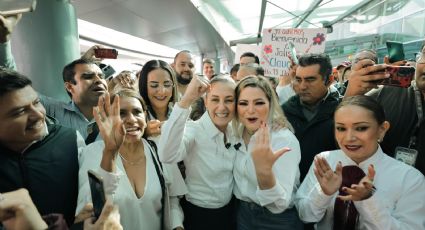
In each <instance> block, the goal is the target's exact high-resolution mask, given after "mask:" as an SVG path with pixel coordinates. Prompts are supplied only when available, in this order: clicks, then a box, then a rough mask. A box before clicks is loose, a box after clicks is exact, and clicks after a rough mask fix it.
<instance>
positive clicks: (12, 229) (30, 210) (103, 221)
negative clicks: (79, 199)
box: [0, 189, 123, 230]
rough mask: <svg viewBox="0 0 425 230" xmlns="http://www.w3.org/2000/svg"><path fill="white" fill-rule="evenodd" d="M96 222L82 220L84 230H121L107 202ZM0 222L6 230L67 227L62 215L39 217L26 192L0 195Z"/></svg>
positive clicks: (116, 217)
mask: <svg viewBox="0 0 425 230" xmlns="http://www.w3.org/2000/svg"><path fill="white" fill-rule="evenodd" d="M101 211H102V213H101V215H100V217H99V219H98V220H96V221H95V222H93V219H92V218H87V219H85V220H84V230H103V229H105V230H106V229H107V230H122V229H123V228H122V226H121V224H120V222H119V219H120V215H119V212H118V208H117V207H116V206H114V205H112V203H111V202H109V201H108V202H107V203H106V204H105V206H104V207H103V209H102V210H101ZM0 222H1V223H2V224H3V227H4V228H5V229H7V230H22V229H50V230H65V229H68V226H67V224H66V222H65V219H64V218H63V215H62V214H55V213H52V214H48V215H44V216H41V214H40V213H39V212H38V210H37V207H35V204H34V203H33V201H32V199H31V197H30V195H29V192H28V190H26V189H18V190H15V191H11V192H7V193H0Z"/></svg>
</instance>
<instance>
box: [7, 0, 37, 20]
mask: <svg viewBox="0 0 425 230" xmlns="http://www.w3.org/2000/svg"><path fill="white" fill-rule="evenodd" d="M36 4H37V1H36V0H1V1H0V15H2V16H10V15H16V14H21V13H26V12H32V11H34V10H35V6H36Z"/></svg>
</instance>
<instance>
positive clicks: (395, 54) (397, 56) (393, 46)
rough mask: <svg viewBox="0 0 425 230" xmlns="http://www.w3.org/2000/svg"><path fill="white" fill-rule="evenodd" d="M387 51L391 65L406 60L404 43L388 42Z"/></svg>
mask: <svg viewBox="0 0 425 230" xmlns="http://www.w3.org/2000/svg"><path fill="white" fill-rule="evenodd" d="M387 50H388V58H389V59H390V63H394V62H398V61H403V60H406V58H405V56H404V49H403V43H401V42H393V41H387Z"/></svg>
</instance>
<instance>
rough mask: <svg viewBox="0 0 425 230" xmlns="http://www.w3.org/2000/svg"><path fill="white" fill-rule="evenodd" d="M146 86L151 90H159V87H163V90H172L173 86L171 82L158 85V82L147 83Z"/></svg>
mask: <svg viewBox="0 0 425 230" xmlns="http://www.w3.org/2000/svg"><path fill="white" fill-rule="evenodd" d="M148 86H149V88H151V89H153V90H159V89H160V87H163V88H164V89H165V90H173V86H174V84H173V83H172V82H164V83H163V84H159V83H158V82H149V83H148Z"/></svg>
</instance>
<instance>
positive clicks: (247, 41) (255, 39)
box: [229, 37, 263, 46]
mask: <svg viewBox="0 0 425 230" xmlns="http://www.w3.org/2000/svg"><path fill="white" fill-rule="evenodd" d="M262 40H263V39H262V38H261V37H252V38H242V39H239V40H232V41H230V42H229V45H230V46H235V45H237V44H254V43H260V42H261V41H262Z"/></svg>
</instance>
